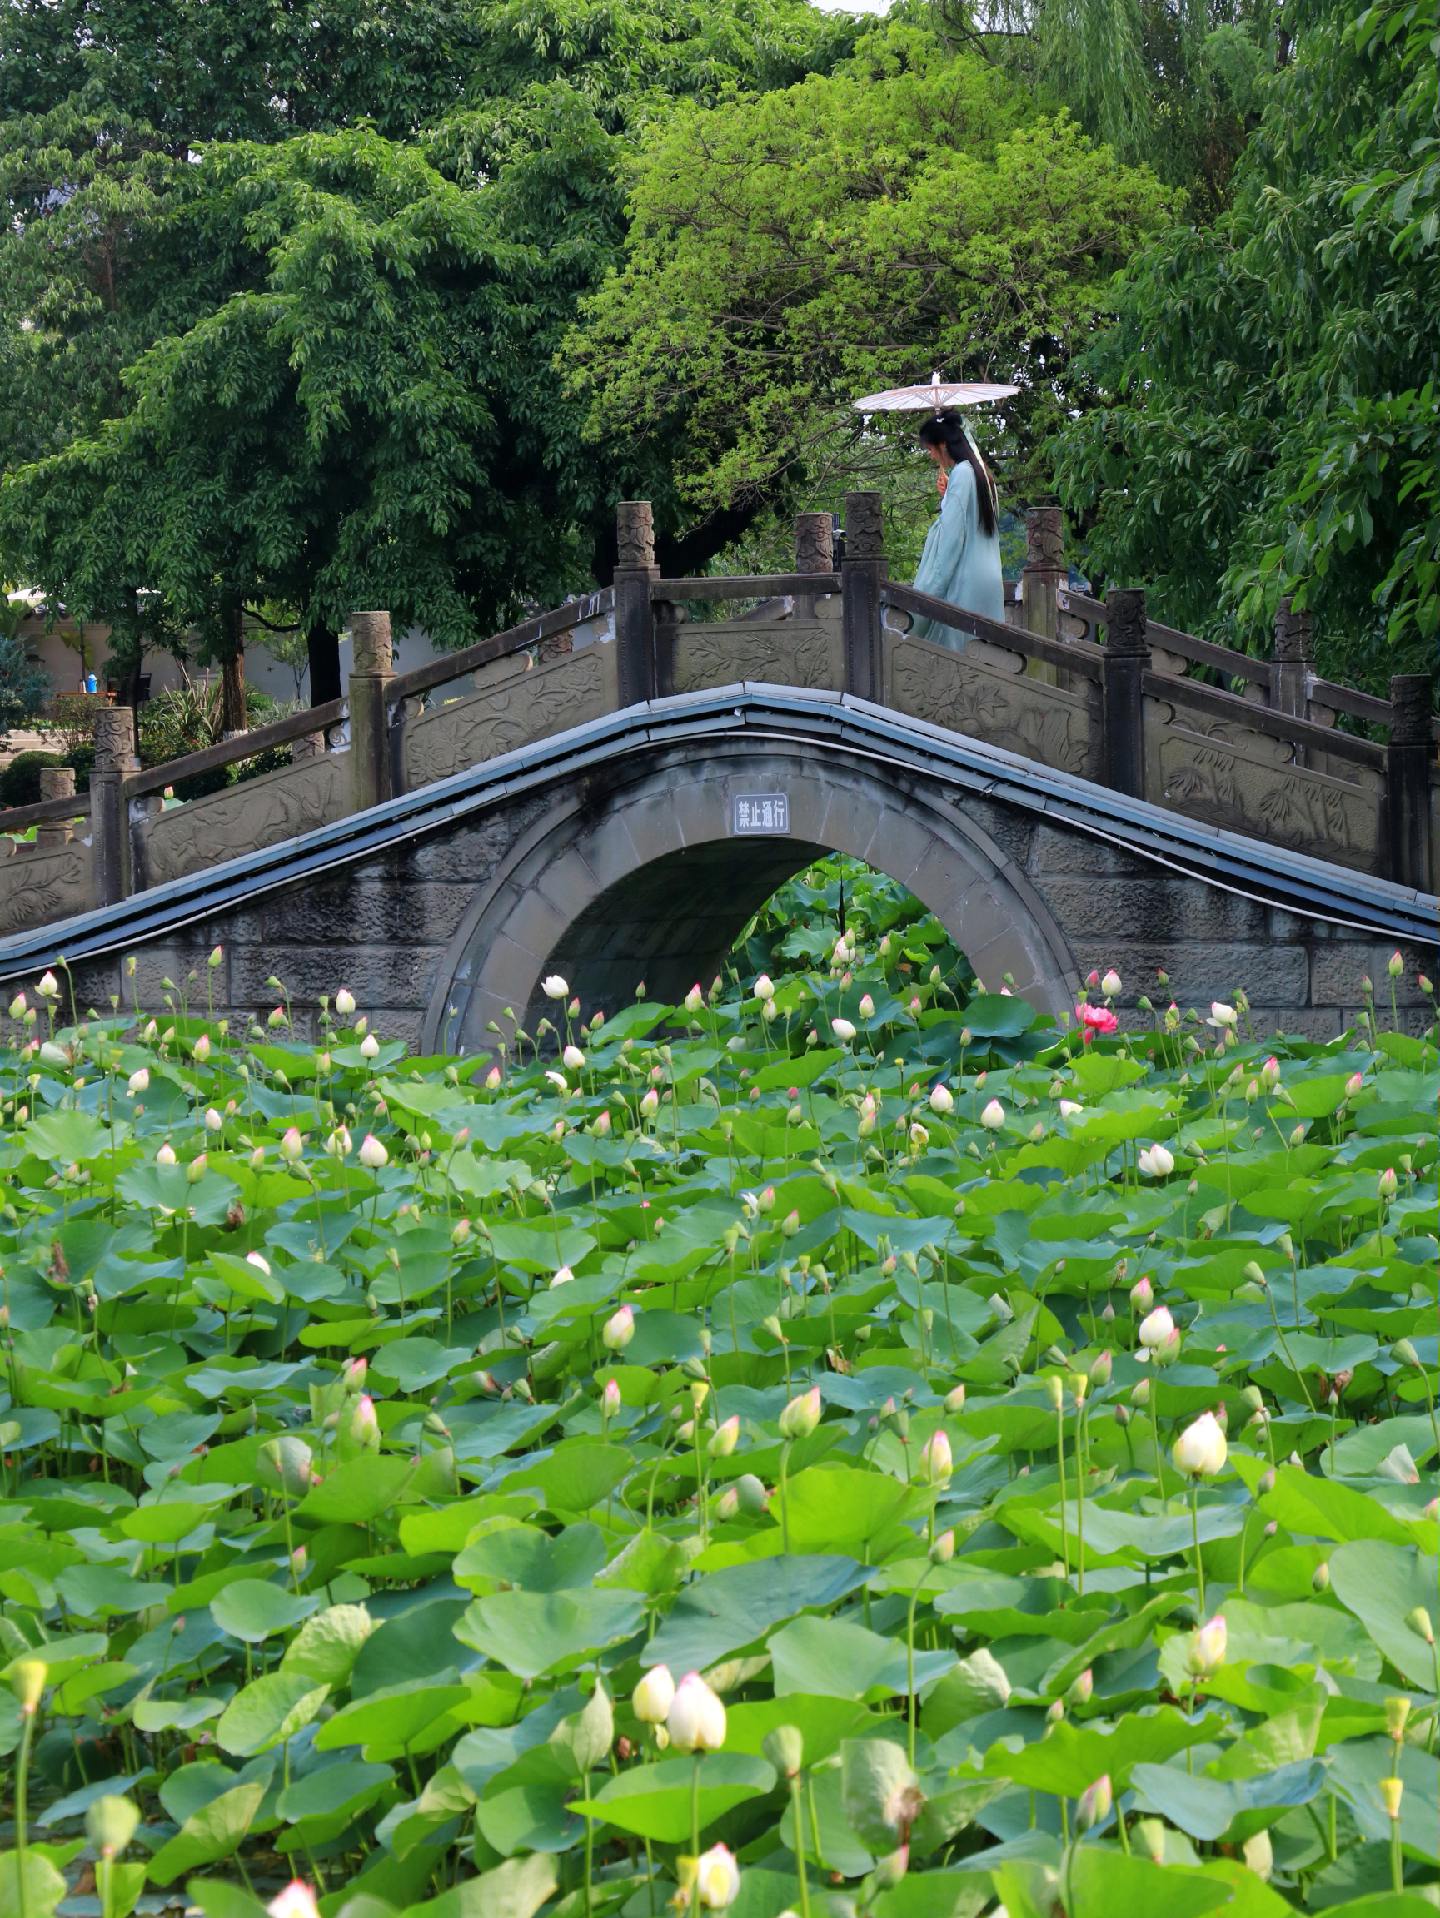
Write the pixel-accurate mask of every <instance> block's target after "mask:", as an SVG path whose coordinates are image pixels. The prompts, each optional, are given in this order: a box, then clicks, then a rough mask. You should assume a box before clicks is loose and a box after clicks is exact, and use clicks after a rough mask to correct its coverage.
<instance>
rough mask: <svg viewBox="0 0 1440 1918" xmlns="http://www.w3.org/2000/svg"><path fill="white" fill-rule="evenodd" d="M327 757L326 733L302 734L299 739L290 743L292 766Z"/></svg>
mask: <svg viewBox="0 0 1440 1918" xmlns="http://www.w3.org/2000/svg"><path fill="white" fill-rule="evenodd" d="M324 757H325V735H324V733H301V735H300V737H299V738H298V739H292V740H291V741H290V764H291V765H292V766H299V765H301V764H303V762H304V761H305V760H307V759H323V758H324Z"/></svg>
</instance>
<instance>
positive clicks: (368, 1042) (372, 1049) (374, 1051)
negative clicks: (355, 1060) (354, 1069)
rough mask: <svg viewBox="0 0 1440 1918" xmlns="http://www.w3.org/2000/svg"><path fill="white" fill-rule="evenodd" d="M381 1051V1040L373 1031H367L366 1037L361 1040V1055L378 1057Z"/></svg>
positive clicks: (369, 1057)
mask: <svg viewBox="0 0 1440 1918" xmlns="http://www.w3.org/2000/svg"><path fill="white" fill-rule="evenodd" d="M379 1052H380V1041H379V1040H378V1039H377V1038H376V1037H375V1034H374V1033H373V1032H367V1033H366V1034H365V1037H364V1038H363V1039H362V1040H361V1041H360V1057H361V1058H362V1059H374V1058H376V1057H378V1055H379Z"/></svg>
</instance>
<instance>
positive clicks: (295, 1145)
mask: <svg viewBox="0 0 1440 1918" xmlns="http://www.w3.org/2000/svg"><path fill="white" fill-rule="evenodd" d="M304 1150H305V1141H304V1140H303V1139H302V1138H301V1137H300V1133H299V1131H298V1129H297V1128H296V1127H295V1126H293V1125H292V1126H291V1127H290V1128H289V1129H288V1130H287V1131H286V1133H285V1135H284V1137H283V1138H282V1139H281V1141H280V1157H281V1158H282V1159H284V1160H286V1161H287V1162H293V1161H294V1160H296V1159H298V1158H300V1157H301V1155H302V1154H303V1153H304Z"/></svg>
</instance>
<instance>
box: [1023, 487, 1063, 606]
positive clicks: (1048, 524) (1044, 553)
mask: <svg viewBox="0 0 1440 1918" xmlns="http://www.w3.org/2000/svg"><path fill="white" fill-rule="evenodd" d="M1064 584H1065V558H1064V534H1063V532H1062V529H1061V524H1060V508H1059V507H1058V506H1032V507H1031V508H1030V510H1029V511H1028V512H1027V513H1026V515H1025V571H1024V573H1023V574H1022V575H1021V583H1020V597H1021V605H1022V607H1023V609H1024V625H1025V630H1026V631H1027V632H1030V633H1039V634H1040V635H1041V636H1042V637H1043V638H1045V639H1056V638H1058V637H1059V632H1060V600H1059V594H1060V588H1061V587H1062V586H1063V585H1064Z"/></svg>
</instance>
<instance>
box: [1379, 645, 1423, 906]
mask: <svg viewBox="0 0 1440 1918" xmlns="http://www.w3.org/2000/svg"><path fill="white" fill-rule="evenodd" d="M1432 701H1433V695H1432V683H1431V679H1430V675H1429V674H1428V673H1396V674H1395V676H1394V677H1393V678H1392V679H1391V681H1390V712H1391V719H1390V743H1389V745H1388V746H1387V747H1386V749H1385V815H1386V825H1387V828H1388V831H1387V838H1388V842H1389V864H1390V877H1391V878H1392V879H1394V880H1395V881H1396V882H1397V883H1398V884H1400V885H1402V886H1416V887H1419V888H1420V889H1421V890H1422V891H1425V892H1429V891H1432V890H1433V889H1434V885H1435V876H1434V868H1433V852H1434V848H1433V846H1432V844H1431V830H1430V774H1431V768H1432V767H1433V765H1434V763H1435V748H1434V741H1433V737H1432V730H1431V710H1430V709H1431V705H1432Z"/></svg>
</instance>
